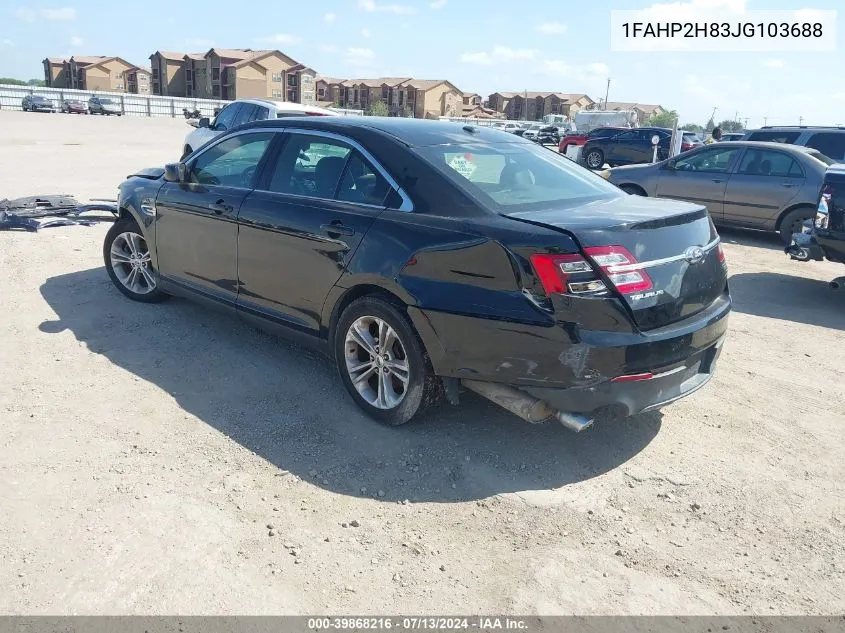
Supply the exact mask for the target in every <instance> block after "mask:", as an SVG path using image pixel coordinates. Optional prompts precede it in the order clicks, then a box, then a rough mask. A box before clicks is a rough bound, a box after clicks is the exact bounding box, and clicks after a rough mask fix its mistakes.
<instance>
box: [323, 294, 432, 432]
mask: <svg viewBox="0 0 845 633" xmlns="http://www.w3.org/2000/svg"><path fill="white" fill-rule="evenodd" d="M333 338H334V344H333V350H334V357H335V363H336V364H337V368H338V371H339V373H340V376H341V380H343V384H344V386H345V387H346V390H347V391H348V392H349V395H351V396H352V399H353V400H354V401H355V403H356V404H357V405H358V406H359V407H361V409H363V410H364V412H365V413H366V414H367V415H369V416H370V417H371V418H373V419H375V420H377V421H379V422H381V423H382V424H386V425H389V426H399V425H400V424H405V423H406V422H409V421H410V420H411V419H412V418H413V417H414V416H415V415H416V414H417V413H419V412H420V411H422V410H423V409H424V408H425V407H426V406H428V405H429V404H431V403H432V402H434V401H435V400H436V398H437V394H438V384H439V381H438V379H437V378H436V377H435V376H434V374H433V372H432V369H431V361H430V360H429V358H428V354H427V353H426V351H425V348H424V347H423V344H422V342H421V341H420V338H419V336H418V335H417V333H416V331H415V330H414V328H413V326H412V325H411V322H410V320H409V319H408V317H407V316H406V315H405V314H404V313H403V312H402V310H401V308H399V307H398V306H396V305H394V304H392V303H389V302H388V301H385V300H384V299H381V298H378V297H372V296H370V297H362V298H361V299H357V300H355V301H353V302H352V303H351V304H349V306H347V307H346V309H345V310H344V311H343V313H342V314H341V315H340V318H339V319H338V321H337V325H336V326H335V329H334V335H333Z"/></svg>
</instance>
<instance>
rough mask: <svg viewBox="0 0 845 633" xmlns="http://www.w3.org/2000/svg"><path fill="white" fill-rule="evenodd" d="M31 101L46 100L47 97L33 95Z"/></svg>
mask: <svg viewBox="0 0 845 633" xmlns="http://www.w3.org/2000/svg"><path fill="white" fill-rule="evenodd" d="M32 100H33V101H47V97H33V98H32Z"/></svg>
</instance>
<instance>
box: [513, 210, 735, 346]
mask: <svg viewBox="0 0 845 633" xmlns="http://www.w3.org/2000/svg"><path fill="white" fill-rule="evenodd" d="M504 215H505V216H506V217H509V218H512V219H515V220H520V221H523V222H528V223H531V224H537V225H540V226H544V227H549V228H553V229H556V230H559V231H562V232H565V233H567V234H569V235H570V236H571V237H572V238H573V239H575V240H576V242H577V243H579V244H580V246H581V249H582V251H583V252H584V254H585V256H586V258H587V259H588V260H589V261H590V262H591V263H592V264H593V267H594V268H596V269H597V270H600V273H599V275H600V276H601V278H602V279H603V281H604V282H605V285H606V286H608V288H609V289H610V290H611V292H612V293H614V294H616V295H617V296H619V297H621V298H622V300H623V301H624V302H625V304H626V305H627V307H628V308H629V309H630V311H631V314H632V315H633V318H634V322H635V323H636V325H637V327H638V328H640V329H641V330H650V329H654V328H659V327H662V326H665V325H669V324H671V323H674V322H676V321H680V320H682V319H685V318H687V317H690V316H692V315H694V314H696V313H698V312H701V311H702V310H704V309H705V308H707V307H708V306H709V305H710V304H712V303H713V302H714V301H715V300H716V299H718V298H719V297H720V296H721V295H722V293H724V292H725V290H726V286H727V268H726V266H725V264H724V260H723V258H722V256H721V248H720V246H719V243H718V240H719V237H718V234H717V233H716V229H715V227H714V226H713V223H712V222H711V220H710V217H709V216H708V214H707V210H706V209H705V208H704V207H702V206H700V205H695V204H690V203H686V202H677V201H674V200H655V199H650V198H643V197H640V196H621V197H618V198H612V199H603V200H596V201H593V202H588V203H586V204H578V205H577V206H576V205H572V206H566V205H560V206H557V207H555V208H553V209H550V208H547V209H541V210H536V211H514V212H505V213H504ZM612 246H617V247H622V249H610V250H609V251H608V250H607V249H603V248H602V247H612ZM623 249H624V250H623ZM625 251H627V253H625ZM629 255H630V257H629ZM626 258H628V263H626ZM637 273H639V274H640V276H641V279H640V283H636V274H637ZM627 274H632V276H628V277H626V276H625V275H627ZM611 279H613V280H615V281H616V283H615V284H614V283H612V282H611ZM625 280H627V281H628V282H632V281H633V282H634V283H629V284H628V286H622V283H623V282H624V281H625ZM617 286H619V287H622V288H628V290H623V291H620V289H619V288H618V287H617Z"/></svg>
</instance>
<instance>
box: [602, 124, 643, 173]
mask: <svg viewBox="0 0 845 633" xmlns="http://www.w3.org/2000/svg"><path fill="white" fill-rule="evenodd" d="M638 138H639V132H638V131H637V130H628V131H627V132H622V133H620V134H617V135H616V136H614V137H613V138H611V139H610V141H609V142H608V143H607V151H606V152H605V157H604V158H605V161H606V162H608V163H610V164H611V165H614V164H620V165H627V164H628V163H630V162H631V160H632V157H633V156H634V152H635V151H636V146H637V139H638Z"/></svg>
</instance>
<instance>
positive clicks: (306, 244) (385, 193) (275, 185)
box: [238, 130, 401, 332]
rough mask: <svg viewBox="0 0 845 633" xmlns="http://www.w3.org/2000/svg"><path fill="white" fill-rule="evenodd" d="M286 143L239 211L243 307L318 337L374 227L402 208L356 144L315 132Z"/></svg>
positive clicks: (293, 134)
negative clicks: (329, 305)
mask: <svg viewBox="0 0 845 633" xmlns="http://www.w3.org/2000/svg"><path fill="white" fill-rule="evenodd" d="M283 137H285V140H284V144H283V146H282V147H281V148H280V149H279V151H278V155H277V157H276V158H274V159H273V161H272V163H271V164H270V165H269V166H268V169H266V170H265V174H264V176H263V177H262V181H261V183H260V184H259V186H258V188H257V189H256V190H255V191H253V192H252V193H251V194H250V195H249V196H248V197H247V198H246V200H245V201H244V204H243V206H242V208H241V212H240V216H239V223H240V231H239V237H238V279H239V281H240V288H241V291H240V295H239V297H238V306H239V309H241V310H244V311H246V312H248V313H251V314H256V315H259V316H262V317H265V318H269V319H270V320H273V321H277V322H281V323H283V324H286V325H289V326H292V327H294V328H297V329H300V330H304V331H309V332H315V331H316V330H317V329H318V328H319V327H320V314H321V311H322V307H323V303H324V301H325V298H326V296H327V295H328V293H329V290H330V289H331V288H332V286H334V284H335V283H336V282H337V280H338V279H339V278H340V276H341V274H342V273H343V270H344V268H345V267H346V265H347V264H348V263H349V261H350V259H351V258H352V256H353V254H354V253H355V250H356V249H357V248H358V245H359V244H360V243H361V240H362V238H363V237H364V235H365V234H366V232H367V230H368V229H369V228H370V225H371V224H372V223H373V221H374V220H375V218H376V217H377V216H378V215H379V214H381V213H382V212H383V211H384V209H385V208H386V207H388V206H393V207H397V206H398V204H397V202H396V198H395V196H392V195H391V193H395V192H394V190H393V184H392V183H391V182H389V181H388V178H387V177H386V172H385V171H384V169H383V168H382V167H380V166H378V165H377V164H376V162H375V161H374V160H373V159H372V157H371V156H369V154H368V153H367V152H366V150H364V148H362V147H361V146H360V145H358V144H357V143H355V142H354V141H352V140H350V139H346V138H343V137H340V136H337V135H333V134H325V133H320V132H316V131H313V130H312V131H286V132H285V133H284V134H283ZM400 203H401V201H400Z"/></svg>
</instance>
